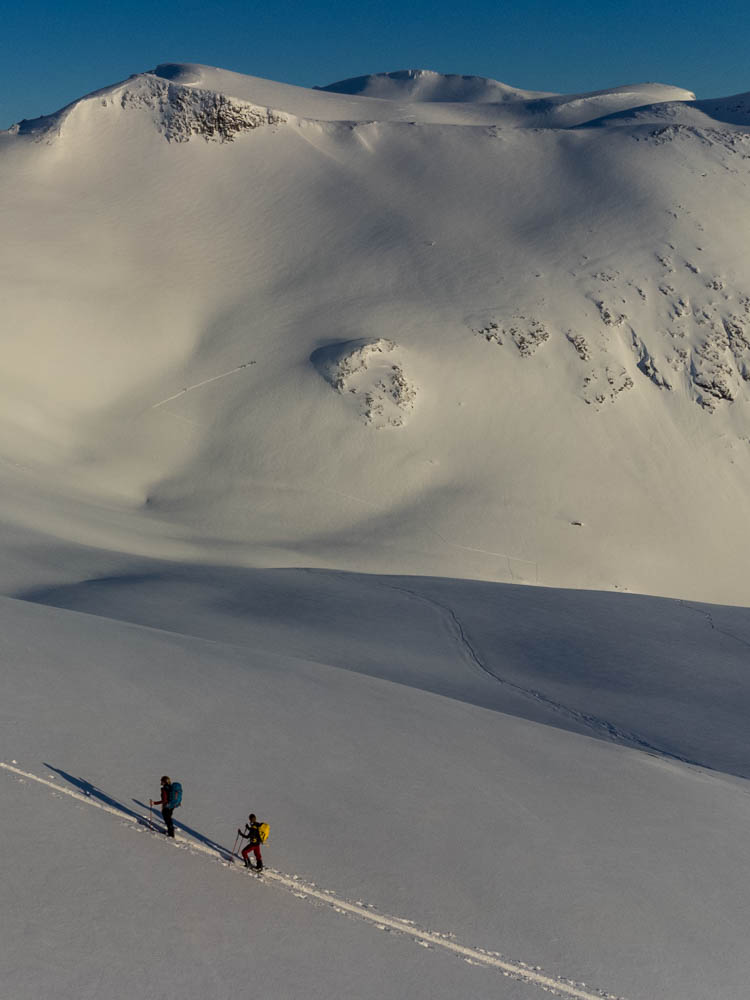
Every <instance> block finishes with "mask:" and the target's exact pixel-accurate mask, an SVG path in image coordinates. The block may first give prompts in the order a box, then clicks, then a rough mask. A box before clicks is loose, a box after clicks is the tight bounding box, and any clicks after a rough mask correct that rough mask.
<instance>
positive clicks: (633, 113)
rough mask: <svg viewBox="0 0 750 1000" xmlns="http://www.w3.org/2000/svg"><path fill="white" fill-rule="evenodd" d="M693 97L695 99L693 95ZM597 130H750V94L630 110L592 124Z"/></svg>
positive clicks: (650, 104)
mask: <svg viewBox="0 0 750 1000" xmlns="http://www.w3.org/2000/svg"><path fill="white" fill-rule="evenodd" d="M691 97H692V95H691ZM589 124H590V125H594V126H602V125H605V126H610V125H615V126H617V125H619V126H623V125H649V124H654V125H665V124H668V125H678V126H679V125H684V126H692V127H694V128H715V127H716V126H717V125H720V126H722V127H725V126H727V125H731V126H734V127H735V128H742V129H744V128H750V92H748V93H745V94H735V95H734V96H732V97H720V98H713V99H711V100H706V101H696V100H694V99H689V100H684V101H683V100H680V101H674V100H667V101H662V102H657V103H655V104H654V103H649V104H645V105H643V107H637V108H629V109H627V110H623V111H619V112H615V113H613V114H611V115H606V116H603V117H602V118H600V119H597V120H595V121H592V122H589Z"/></svg>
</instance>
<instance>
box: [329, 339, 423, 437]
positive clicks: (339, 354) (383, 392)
mask: <svg viewBox="0 0 750 1000" xmlns="http://www.w3.org/2000/svg"><path fill="white" fill-rule="evenodd" d="M310 360H311V361H312V363H313V364H314V365H315V367H316V368H317V369H318V371H319V372H320V374H321V375H322V376H323V378H324V379H325V380H326V382H328V383H329V384H330V385H331V386H333V388H334V389H336V390H337V391H338V392H340V393H348V394H350V395H352V396H354V397H356V399H357V403H358V409H359V413H360V414H361V416H362V417H364V419H365V421H366V422H367V423H370V424H372V425H373V426H375V427H400V426H401V425H402V424H403V423H404V419H405V417H406V414H407V413H408V412H409V410H411V409H413V407H414V401H415V399H416V395H417V391H416V388H415V386H414V385H413V383H412V382H410V380H409V379H408V378H407V377H406V375H405V373H404V369H403V367H402V365H401V363H400V362H399V360H398V347H397V345H396V344H395V343H394V342H393V341H392V340H387V339H385V338H382V337H381V338H378V339H373V340H347V341H343V342H340V343H337V344H331V345H329V346H327V347H322V348H320V349H319V350H317V351H315V352H314V353H313V355H312V357H311V359H310Z"/></svg>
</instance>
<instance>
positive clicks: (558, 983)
mask: <svg viewBox="0 0 750 1000" xmlns="http://www.w3.org/2000/svg"><path fill="white" fill-rule="evenodd" d="M0 768H2V769H3V770H4V771H6V772H7V773H10V774H14V775H16V776H17V777H18V778H21V779H24V778H25V779H28V780H29V781H35V782H37V783H38V784H40V785H46V786H47V787H48V788H51V789H53V790H54V791H56V792H59V793H61V794H63V795H68V796H70V798H72V799H76V800H77V801H78V802H82V803H84V804H85V805H88V806H94V807H95V808H96V809H102V810H103V811H104V812H108V813H110V814H111V815H113V816H117V817H118V819H120V820H129V821H130V822H131V823H137V824H138V825H143V826H145V827H147V828H148V827H149V826H150V823H149V818H148V817H147V816H142V817H140V818H134V817H132V816H128V815H127V813H123V812H121V811H120V810H119V809H114V808H112V807H111V806H107V805H104V804H103V803H101V802H95V801H94V800H93V799H92V798H90V797H88V796H85V795H81V794H80V793H79V792H74V791H71V790H70V789H69V788H63V787H62V786H61V785H58V784H56V783H55V782H54V781H48V780H47V779H46V778H40V777H38V776H37V775H36V774H31V773H30V772H29V771H23V770H21V768H19V767H16V766H15V765H13V764H7V763H5V762H4V761H0ZM152 829H153V828H152ZM154 832H155V831H154ZM176 839H177V840H178V841H182V843H184V844H187V845H189V847H190V850H191V851H193V852H200V853H202V854H206V855H208V856H209V857H210V858H212V859H214V860H216V858H217V852H216V850H215V849H213V848H210V847H207V846H205V845H204V844H201V843H198V842H196V841H193V840H188V839H187V838H185V837H177V838H176ZM219 857H221V855H219ZM224 860H225V861H230V852H229V850H227V851H226V856H225V858H224ZM233 861H234V858H233V856H232V857H231V861H230V863H233ZM263 880H264V881H266V882H267V881H269V880H270V881H274V882H278V883H279V885H282V886H284V888H286V889H290V890H292V891H293V892H294V893H295V895H296V896H301V895H302V896H304V897H310V898H312V899H316V900H319V901H320V902H322V903H326V904H327V905H329V906H332V907H333V908H334V909H336V910H337V911H339V912H342V911H343V912H345V913H350V914H351V915H352V916H355V917H359V918H361V919H363V920H367V921H369V922H370V923H371V924H375V925H376V926H377V927H378V928H379V929H385V928H388V929H389V930H393V931H397V932H399V933H401V934H406V935H408V936H409V937H411V938H413V939H415V940H417V941H419V942H424V943H425V944H427V945H434V946H435V947H438V948H443V949H444V950H446V951H450V952H453V953H454V954H456V955H460V956H461V957H462V958H463V959H464V960H465V961H466V962H468V963H470V964H479V965H485V966H488V967H490V968H494V969H499V970H500V971H501V972H502V973H503V974H504V975H506V976H510V977H512V978H513V979H516V980H518V981H520V982H524V983H528V984H529V985H533V986H538V987H540V988H541V989H543V990H545V991H546V992H549V993H553V994H554V995H557V996H562V997H574V998H576V1000H625V997H622V996H619V995H616V994H614V993H607V992H606V991H604V990H598V989H597V990H590V989H585V988H583V987H584V984H580V985H579V984H575V983H572V982H569V981H565V980H561V979H555V978H554V977H553V976H550V975H547V974H545V973H544V972H542V971H541V970H538V967H536V968H529V967H527V966H525V965H523V964H520V963H515V962H510V961H508V960H507V959H503V958H500V957H498V956H497V955H494V954H490V953H488V952H486V951H482V950H481V949H477V948H471V947H469V946H467V945H462V944H459V943H457V942H454V941H451V940H449V939H448V938H446V937H444V936H442V935H440V934H438V933H435V932H432V931H424V930H420V929H419V928H417V927H415V926H414V925H413V924H411V923H409V922H408V921H407V920H403V919H399V918H398V917H389V916H385V915H383V914H379V913H374V912H373V911H371V910H368V909H367V908H366V907H365V906H362V905H358V904H356V903H349V902H347V901H346V900H345V899H340V898H339V897H338V896H334V895H333V894H331V893H329V892H325V891H323V890H321V889H317V888H314V887H313V886H310V885H307V884H306V883H304V882H302V881H301V880H300V879H298V878H293V877H292V876H289V875H284V874H282V873H281V872H277V871H274V870H273V869H270V870H269V869H268V868H264V869H263Z"/></svg>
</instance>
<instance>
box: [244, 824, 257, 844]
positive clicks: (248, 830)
mask: <svg viewBox="0 0 750 1000" xmlns="http://www.w3.org/2000/svg"><path fill="white" fill-rule="evenodd" d="M259 828H260V820H256V821H255V822H254V823H245V832H244V833H243V834H242V836H243V837H249V838H250V846H251V847H255V845H256V844H259V843H260V829H259Z"/></svg>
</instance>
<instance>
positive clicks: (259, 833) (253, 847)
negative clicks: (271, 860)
mask: <svg viewBox="0 0 750 1000" xmlns="http://www.w3.org/2000/svg"><path fill="white" fill-rule="evenodd" d="M247 818H248V821H249V822H247V823H246V824H245V829H244V832H243V831H242V830H238V831H237V836H238V837H243V838H245V839H247V840H248V841H249V842H248V845H247V847H244V848H243V849H242V857H243V859H244V861H245V867H246V868H253V869H254V870H255V871H257V872H262V871H263V858H262V856H261V853H260V845H261V844H265V842H266V840H268V834H269V830H270V827H269V826H268V823H259V822H258V820H257V819H256V816H255V813H250V815H249V816H248V817H247ZM251 851H252V852H253V854H254V855H255V865H254V866H253V865H252V864H251V862H250V858H249V857H248V855H249V854H250V852H251Z"/></svg>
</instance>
